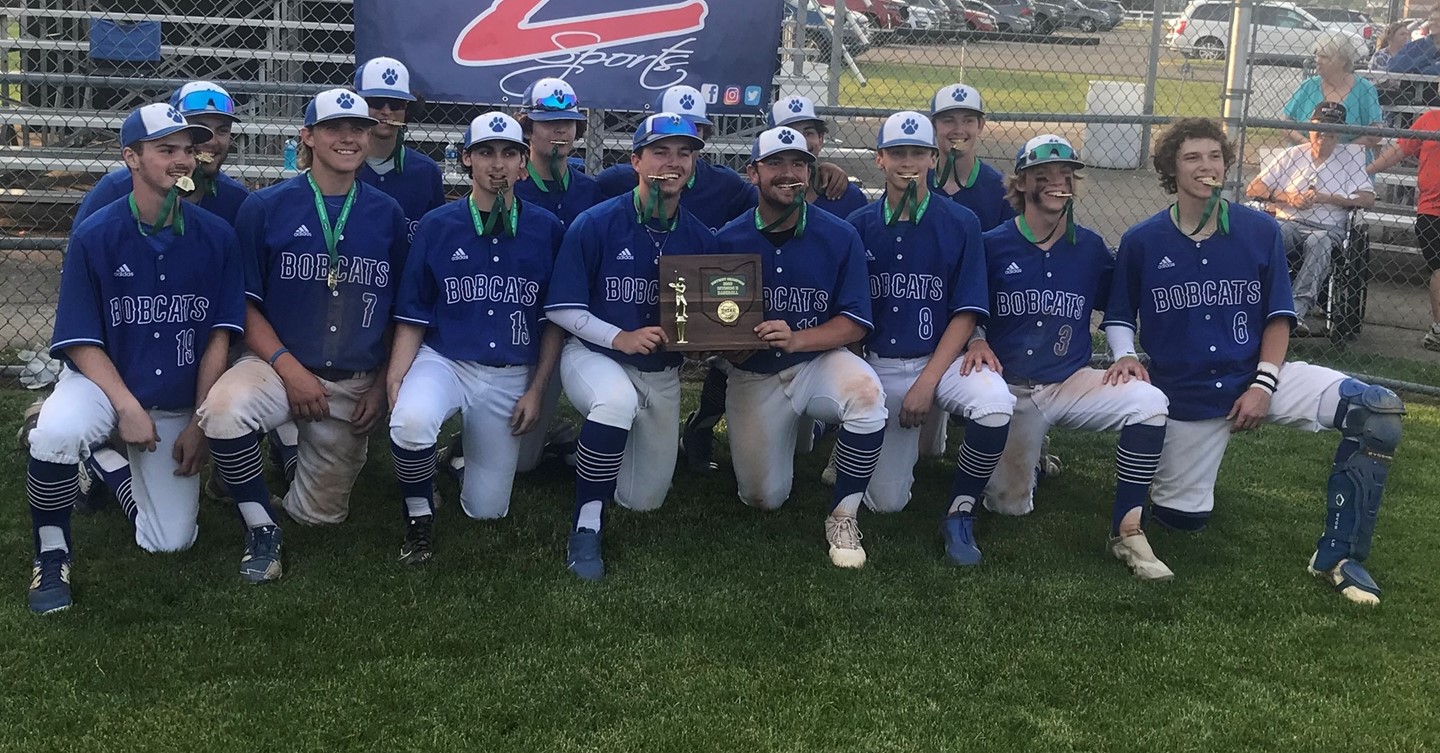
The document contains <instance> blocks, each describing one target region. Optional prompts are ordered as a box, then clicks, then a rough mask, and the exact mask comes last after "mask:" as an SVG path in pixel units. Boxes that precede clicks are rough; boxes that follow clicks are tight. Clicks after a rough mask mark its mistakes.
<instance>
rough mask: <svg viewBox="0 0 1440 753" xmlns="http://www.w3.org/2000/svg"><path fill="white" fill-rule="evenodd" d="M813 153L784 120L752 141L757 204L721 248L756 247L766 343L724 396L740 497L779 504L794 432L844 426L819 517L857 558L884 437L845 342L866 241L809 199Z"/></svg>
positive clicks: (770, 506)
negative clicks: (863, 509) (860, 515)
mask: <svg viewBox="0 0 1440 753" xmlns="http://www.w3.org/2000/svg"><path fill="white" fill-rule="evenodd" d="M814 163H815V156H814V155H813V154H811V153H810V152H809V151H808V150H807V149H806V145H805V136H804V135H802V134H801V133H800V132H799V131H797V130H795V129H793V128H786V127H784V126H780V127H777V128H771V129H770V130H767V131H764V132H763V133H761V134H760V136H759V137H758V138H757V139H756V140H755V145H754V147H753V148H752V151H751V154H750V165H749V167H748V168H746V174H747V175H748V176H749V178H750V181H751V182H752V183H754V184H755V186H756V188H757V189H758V190H759V193H760V203H759V206H757V207H756V208H755V210H754V211H753V212H748V213H746V214H744V215H741V216H740V217H737V218H735V219H734V220H732V221H731V222H730V224H728V225H726V226H725V227H723V228H721V229H720V232H719V233H718V234H717V235H716V241H717V242H718V244H719V247H720V253H722V254H726V253H735V254H738V253H757V252H758V253H759V254H760V256H761V259H762V261H763V264H764V266H763V268H762V269H763V274H762V275H761V278H762V279H763V280H764V282H765V291H764V293H765V321H763V322H761V323H760V324H759V325H758V326H756V327H755V334H756V335H758V336H759V338H760V340H761V341H763V342H764V343H766V344H767V345H768V346H769V348H770V349H769V350H762V351H760V352H758V353H755V354H754V355H751V356H750V357H749V358H746V359H745V360H743V361H741V362H739V363H737V364H736V365H735V369H734V370H733V371H732V372H731V374H730V378H729V386H728V389H727V393H726V399H727V403H728V405H729V408H730V411H729V413H730V418H729V422H730V448H731V449H730V454H731V458H732V460H733V461H734V464H735V477H736V480H737V481H738V482H739V491H740V499H741V500H742V501H744V502H745V504H747V505H750V506H752V507H758V508H760V509H763V510H774V509H777V508H779V507H780V505H782V504H784V503H785V500H786V499H787V498H789V496H790V486H791V483H792V481H793V479H794V475H795V462H794V454H793V452H792V450H793V448H794V447H795V441H796V437H797V435H798V434H799V432H800V431H801V430H802V429H803V431H804V432H806V433H808V432H809V431H810V426H811V424H812V423H813V422H814V421H815V420H820V421H825V422H828V423H834V424H839V425H840V426H841V429H840V435H839V437H838V438H837V439H836V441H835V447H836V450H835V454H836V467H837V469H838V471H839V473H838V475H837V477H836V481H835V489H834V492H833V494H832V496H831V502H830V515H829V516H828V517H827V518H826V520H825V539H826V541H827V542H828V543H829V546H830V561H831V562H833V563H834V564H835V565H836V566H837V567H862V566H863V565H864V564H865V549H864V547H862V546H861V545H860V529H859V527H858V526H857V525H856V519H855V518H856V513H857V512H858V511H859V509H860V501H861V498H862V497H863V496H864V493H865V486H866V484H867V483H868V482H869V481H870V475H871V474H872V473H873V472H874V470H875V461H876V459H877V458H878V457H879V455H880V441H881V439H882V438H883V437H884V435H885V397H884V394H883V392H882V390H881V388H880V380H879V379H878V378H877V377H876V376H875V372H874V371H873V370H871V369H870V367H869V366H868V365H866V363H865V360H864V359H862V358H860V357H859V356H857V355H855V354H854V353H851V352H850V351H849V350H847V349H846V347H845V346H847V345H850V344H851V343H855V342H859V341H860V340H861V339H862V338H864V337H865V335H866V334H867V333H868V332H869V331H870V328H871V326H872V325H871V321H870V319H871V317H870V290H869V281H868V279H867V274H866V272H867V270H866V266H865V249H864V247H863V246H862V245H861V243H860V237H859V236H858V235H856V234H855V229H854V228H853V227H851V226H850V225H849V224H848V223H846V222H845V221H844V220H841V219H840V218H838V217H835V216H834V215H832V214H830V213H828V212H820V211H814V207H813V206H812V205H811V204H809V203H808V202H806V201H805V192H806V190H807V188H808V187H809V185H810V177H811V167H812V166H813V165H814Z"/></svg>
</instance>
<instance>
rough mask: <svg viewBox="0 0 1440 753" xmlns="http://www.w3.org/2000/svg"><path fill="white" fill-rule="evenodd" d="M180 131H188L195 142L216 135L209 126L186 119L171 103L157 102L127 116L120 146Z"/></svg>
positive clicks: (160, 137)
mask: <svg viewBox="0 0 1440 753" xmlns="http://www.w3.org/2000/svg"><path fill="white" fill-rule="evenodd" d="M180 132H185V133H188V134H189V135H190V142H191V143H193V144H203V143H205V142H207V141H209V140H210V139H211V138H213V137H214V136H215V132H214V131H211V130H210V129H209V128H206V127H205V126H202V125H200V124H199V123H191V122H189V121H187V120H185V116H184V115H181V114H180V111H179V110H177V109H175V108H174V107H171V106H170V104H169V103H167V102H156V103H155V104H153V105H145V106H144V107H138V108H136V109H135V110H134V111H132V112H131V113H130V114H129V115H128V116H126V117H125V122H124V123H121V124H120V146H122V147H126V146H134V145H135V144H137V143H139V142H142V141H154V140H155V139H163V138H165V137H166V136H169V135H170V134H172V133H180Z"/></svg>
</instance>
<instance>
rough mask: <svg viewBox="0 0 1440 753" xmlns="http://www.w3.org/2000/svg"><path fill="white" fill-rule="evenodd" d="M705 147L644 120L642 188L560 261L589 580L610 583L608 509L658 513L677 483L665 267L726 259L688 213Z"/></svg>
mask: <svg viewBox="0 0 1440 753" xmlns="http://www.w3.org/2000/svg"><path fill="white" fill-rule="evenodd" d="M704 145H705V142H703V141H701V140H700V137H699V136H698V135H697V134H696V131H695V126H694V125H693V124H691V123H690V121H688V120H686V119H684V118H682V117H680V116H679V115H677V114H675V113H658V114H655V115H651V116H649V117H647V118H645V120H644V121H642V122H641V124H640V127H639V128H638V129H637V130H636V131H635V136H634V139H633V140H632V142H631V148H632V151H631V155H630V164H631V167H632V169H634V170H635V172H636V174H637V175H639V176H640V185H639V186H637V187H636V188H635V189H634V190H632V191H631V192H630V193H628V194H626V195H623V196H617V197H615V198H613V199H609V200H606V201H603V202H601V203H599V204H596V205H595V206H594V207H591V208H590V209H589V210H587V211H585V212H583V213H581V215H580V216H579V217H578V218H576V220H575V222H574V224H572V225H571V226H570V229H569V230H568V231H566V233H565V241H564V244H563V245H562V246H561V248H560V255H559V257H558V258H557V259H556V262H555V271H554V275H553V276H552V278H551V283H550V290H549V292H548V294H547V296H546V303H545V311H546V315H547V316H548V317H549V320H550V322H551V323H553V324H556V325H559V326H560V327H562V328H564V329H565V330H566V331H567V332H569V333H570V334H571V335H573V337H570V338H569V339H567V340H566V342H565V346H564V348H563V349H562V350H561V355H560V378H561V379H562V380H563V382H564V385H565V394H566V395H568V396H569V397H570V403H571V404H572V405H574V406H575V409H576V410H577V411H579V412H580V414H581V415H583V416H585V424H584V426H583V427H582V428H581V429H580V441H579V447H578V449H577V451H576V464H575V517H574V525H573V528H572V533H571V534H570V541H569V553H568V562H567V564H568V567H569V568H570V570H571V571H572V572H574V573H575V574H576V575H577V576H579V577H581V578H583V579H586V580H598V579H600V578H602V577H604V574H605V566H604V562H603V561H602V560H601V557H600V530H601V517H602V512H603V509H604V503H605V501H606V500H608V499H610V498H611V497H614V499H615V501H616V502H618V503H620V504H621V505H623V506H625V507H627V508H630V509H632V510H654V509H656V508H658V507H659V506H660V505H661V504H662V503H663V502H664V501H665V494H666V492H667V491H668V490H669V488H670V479H671V477H672V476H673V475H674V472H675V459H676V450H677V447H678V445H679V430H678V429H679V423H680V373H679V367H680V362H681V360H682V359H681V356H680V354H679V353H667V352H665V351H664V345H665V342H666V339H665V332H664V330H663V329H661V327H660V305H659V304H660V290H659V274H658V267H659V265H660V258H661V256H662V255H663V254H667V253H668V254H706V253H714V251H715V236H714V235H712V234H711V233H710V231H709V229H708V228H707V227H705V225H704V223H702V222H701V221H700V220H699V219H697V218H696V217H695V216H694V215H692V214H690V212H688V211H686V210H685V208H684V207H682V206H680V195H681V192H682V191H684V190H685V185H686V184H687V183H688V182H689V180H690V176H691V175H693V174H694V170H695V161H696V160H695V154H696V153H697V152H699V151H700V149H701V148H702V147H703V146H704Z"/></svg>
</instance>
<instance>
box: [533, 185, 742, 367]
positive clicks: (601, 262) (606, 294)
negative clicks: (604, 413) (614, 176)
mask: <svg viewBox="0 0 1440 753" xmlns="http://www.w3.org/2000/svg"><path fill="white" fill-rule="evenodd" d="M635 214H636V213H635V201H634V199H633V198H632V194H625V195H623V196H616V197H615V198H613V199H607V200H605V201H602V202H600V203H599V204H596V205H595V206H594V207H591V208H590V209H589V210H587V211H585V212H582V213H581V214H580V216H579V217H577V218H576V219H575V224H573V225H571V226H570V229H569V230H567V231H566V232H565V241H564V242H563V243H562V244H561V245H560V255H559V257H558V258H557V259H556V260H555V273H554V274H553V275H552V276H551V278H550V290H549V292H548V294H547V295H546V297H545V308H546V310H550V309H586V310H588V311H589V312H590V313H591V314H594V315H595V316H598V317H600V318H601V319H602V320H604V321H607V322H609V323H611V324H613V325H615V326H617V327H619V328H620V329H621V330H624V331H626V332H629V331H632V330H637V329H640V328H641V327H654V326H657V325H659V324H660V278H659V274H658V269H659V266H660V255H661V254H662V253H666V254H713V253H715V236H714V235H712V234H711V233H710V230H709V229H708V228H706V227H705V226H704V225H703V224H701V222H700V220H698V219H696V218H695V216H694V215H692V214H690V213H689V212H687V211H685V209H684V208H683V207H681V209H680V211H679V216H678V217H676V223H675V229H674V230H671V231H670V232H668V233H661V232H655V231H654V230H653V229H651V228H648V227H647V226H645V225H641V224H640V223H638V222H636V221H635ZM667 292H668V291H667ZM582 342H583V341H582ZM585 346H586V347H587V348H590V349H591V350H593V351H596V352H598V353H604V354H605V355H607V356H610V357H611V358H613V359H615V360H616V361H617V362H619V363H623V364H627V365H629V366H634V367H635V368H637V369H639V370H641V371H660V370H662V369H667V368H670V367H672V366H679V365H680V362H681V361H682V360H683V359H682V357H681V355H680V354H679V353H666V352H663V351H662V352H660V353H654V354H651V355H648V356H632V355H627V354H625V353H621V352H620V351H618V350H612V349H610V348H605V347H601V346H599V345H596V344H594V343H591V342H585Z"/></svg>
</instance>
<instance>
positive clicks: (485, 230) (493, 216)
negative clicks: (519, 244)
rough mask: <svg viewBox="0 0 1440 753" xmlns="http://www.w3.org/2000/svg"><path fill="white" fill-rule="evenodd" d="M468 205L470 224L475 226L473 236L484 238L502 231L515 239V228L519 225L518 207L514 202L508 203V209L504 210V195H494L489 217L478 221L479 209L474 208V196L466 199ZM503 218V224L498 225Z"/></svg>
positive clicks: (471, 195)
mask: <svg viewBox="0 0 1440 753" xmlns="http://www.w3.org/2000/svg"><path fill="white" fill-rule="evenodd" d="M468 201H469V204H470V222H471V223H472V224H474V225H475V234H476V235H478V236H480V237H481V238H484V237H485V236H487V235H491V234H494V233H496V231H498V230H503V231H504V232H505V234H506V235H508V236H510V237H511V238H514V237H515V231H516V228H517V227H518V226H519V224H520V206H519V203H518V202H516V201H512V202H510V208H509V209H506V208H505V195H504V194H499V193H497V194H495V203H493V204H491V205H490V216H489V217H486V218H485V221H484V222H483V223H482V222H481V221H480V209H479V208H478V207H476V206H475V194H474V193H471V194H470V198H469V199H468ZM501 217H504V218H505V224H504V225H501V224H500V218H501Z"/></svg>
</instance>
